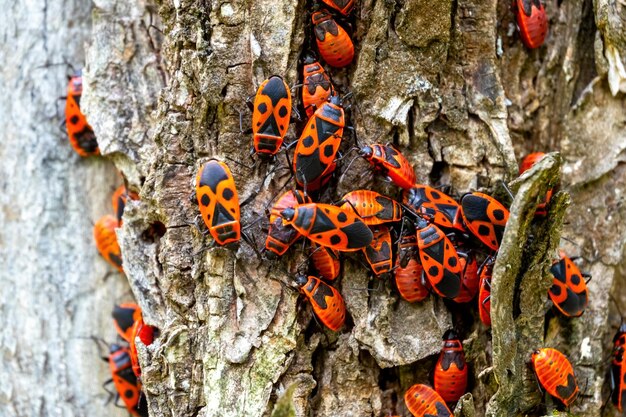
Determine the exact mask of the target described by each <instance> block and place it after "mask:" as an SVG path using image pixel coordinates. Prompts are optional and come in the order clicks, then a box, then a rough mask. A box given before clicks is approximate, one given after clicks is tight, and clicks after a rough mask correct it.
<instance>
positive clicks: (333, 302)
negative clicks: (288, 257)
mask: <svg viewBox="0 0 626 417" xmlns="http://www.w3.org/2000/svg"><path fill="white" fill-rule="evenodd" d="M296 284H297V285H298V287H300V292H302V293H303V294H304V295H306V297H307V298H308V300H309V301H310V302H311V306H313V312H314V313H315V315H316V316H317V317H318V318H319V319H320V321H321V322H322V323H324V325H325V326H326V327H328V328H329V329H331V330H334V331H337V330H339V329H340V328H341V326H343V323H344V322H345V320H346V305H345V303H344V301H343V297H342V296H341V294H339V291H337V290H336V289H335V288H333V287H331V286H330V285H328V284H326V283H325V282H324V281H322V280H321V279H319V278H317V277H314V276H309V277H307V276H306V275H298V276H297V277H296Z"/></svg>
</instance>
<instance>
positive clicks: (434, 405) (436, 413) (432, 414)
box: [404, 384, 452, 417]
mask: <svg viewBox="0 0 626 417" xmlns="http://www.w3.org/2000/svg"><path fill="white" fill-rule="evenodd" d="M404 403H405V404H406V407H407V408H408V409H409V411H410V412H411V414H413V415H414V416H415V417H451V416H452V412H451V411H450V409H449V408H448V406H447V405H446V403H445V401H444V400H443V398H441V396H440V395H439V394H437V392H436V391H435V390H434V389H432V388H431V387H429V386H428V385H422V384H415V385H413V386H412V387H411V388H409V389H408V390H407V391H406V392H405V393H404Z"/></svg>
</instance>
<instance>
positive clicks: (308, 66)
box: [302, 52, 336, 117]
mask: <svg viewBox="0 0 626 417" xmlns="http://www.w3.org/2000/svg"><path fill="white" fill-rule="evenodd" d="M303 62H304V68H303V69H302V79H303V82H302V83H303V86H302V105H303V106H304V110H305V111H306V115H307V117H311V116H312V115H313V113H315V110H317V109H318V108H319V107H320V106H321V105H322V104H324V103H325V102H326V101H328V99H329V98H330V96H332V95H335V94H336V93H335V90H334V88H333V84H332V83H331V82H330V78H329V77H328V74H327V73H326V71H324V67H322V64H320V63H319V62H318V61H317V60H316V59H315V57H314V56H313V55H312V54H311V53H310V52H309V53H307V54H306V55H305V57H304V61H303Z"/></svg>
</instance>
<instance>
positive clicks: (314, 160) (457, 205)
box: [66, 0, 626, 417]
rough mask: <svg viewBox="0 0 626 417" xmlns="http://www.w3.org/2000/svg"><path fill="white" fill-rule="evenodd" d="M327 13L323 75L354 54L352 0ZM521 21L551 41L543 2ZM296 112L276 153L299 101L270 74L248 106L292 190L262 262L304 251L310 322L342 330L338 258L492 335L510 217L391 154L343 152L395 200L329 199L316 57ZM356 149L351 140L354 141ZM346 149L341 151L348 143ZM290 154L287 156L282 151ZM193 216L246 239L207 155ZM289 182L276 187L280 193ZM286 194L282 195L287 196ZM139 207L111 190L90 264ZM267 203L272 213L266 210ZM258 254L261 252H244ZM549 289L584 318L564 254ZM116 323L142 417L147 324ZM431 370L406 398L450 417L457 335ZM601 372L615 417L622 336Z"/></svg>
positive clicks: (554, 358) (544, 352) (123, 318)
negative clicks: (423, 178)
mask: <svg viewBox="0 0 626 417" xmlns="http://www.w3.org/2000/svg"><path fill="white" fill-rule="evenodd" d="M323 2H324V3H325V4H326V5H327V6H328V7H330V9H331V10H330V11H329V10H328V9H323V8H317V9H316V10H315V11H313V12H312V14H311V21H312V23H313V36H314V38H315V41H316V45H317V51H318V53H319V56H320V57H321V58H322V60H323V61H324V62H325V63H326V64H328V65H329V66H331V67H334V68H342V67H345V66H347V65H350V63H351V62H352V60H353V58H354V46H353V44H352V40H351V39H350V36H349V35H348V32H347V31H346V30H345V29H344V27H343V26H342V25H341V24H340V23H338V22H341V21H342V20H343V19H345V18H346V17H347V16H349V14H350V12H351V10H352V8H353V6H354V1H353V0H347V1H346V0H343V1H340V0H323ZM516 6H517V22H518V26H519V29H520V35H521V38H522V41H523V42H524V44H525V45H526V46H527V47H528V48H537V47H539V46H540V45H541V44H542V43H543V41H544V39H545V36H546V34H547V18H546V15H545V10H544V7H543V5H542V4H541V3H540V1H539V0H517V2H516ZM301 63H302V74H301V86H300V87H299V88H300V97H299V98H300V104H301V108H302V109H304V113H305V114H306V117H307V118H308V119H307V121H306V123H305V124H304V127H303V128H302V129H301V131H300V133H299V139H298V140H297V141H294V142H293V143H290V144H286V143H285V138H286V135H287V131H288V129H289V126H290V124H291V122H292V114H293V113H295V112H294V111H293V109H294V107H295V105H296V104H297V103H294V100H293V98H292V90H291V89H290V88H289V86H288V85H287V83H286V82H285V81H284V80H283V78H282V77H280V76H278V75H273V76H271V77H269V78H268V79H266V80H265V81H263V83H261V85H260V86H259V88H258V90H257V92H256V94H255V96H254V101H253V102H251V103H250V105H251V109H252V126H251V129H250V133H251V134H252V142H253V149H254V153H255V154H256V155H257V157H258V158H259V159H260V160H262V161H267V160H270V159H275V158H277V157H278V156H279V153H280V152H281V151H284V152H285V156H286V159H287V161H288V166H289V168H290V170H291V173H292V177H293V179H294V182H295V183H294V184H293V189H290V190H288V191H285V192H283V193H281V194H280V195H278V196H276V197H275V201H273V203H272V205H271V209H270V210H269V212H268V228H267V236H266V239H265V245H264V248H263V252H264V255H265V256H266V257H268V258H270V257H271V258H276V257H281V256H283V255H285V254H286V253H287V252H288V251H289V249H290V248H291V247H292V246H294V244H295V243H296V242H297V241H298V240H300V239H302V238H304V239H305V240H306V242H308V259H307V260H308V262H309V263H310V264H309V265H307V266H306V268H304V269H300V268H299V270H298V271H297V273H295V274H294V279H293V285H294V286H295V287H297V288H298V289H299V291H300V292H301V293H302V294H303V296H304V297H305V298H306V299H307V300H308V302H309V303H310V305H311V307H312V310H313V313H314V314H315V316H316V317H317V319H319V321H320V322H321V323H322V324H323V325H324V326H326V327H327V328H328V329H330V330H332V331H340V330H341V329H342V327H343V326H344V324H345V322H346V317H347V314H348V311H347V309H346V305H345V302H344V300H343V297H342V295H341V293H340V292H339V291H338V290H337V289H336V288H335V287H334V286H333V285H332V283H333V282H334V281H335V280H337V279H339V277H340V275H341V271H342V257H344V256H346V255H347V254H348V253H352V254H353V256H354V257H356V256H358V255H356V253H359V252H360V253H362V254H363V259H364V260H365V262H367V264H368V265H369V267H370V270H371V273H372V275H373V276H375V277H377V278H380V279H384V278H387V277H389V278H391V280H392V282H393V285H394V287H395V289H396V290H397V293H398V294H399V296H400V297H401V298H402V299H404V300H405V301H407V302H409V303H415V302H420V301H423V300H425V299H426V298H427V297H428V296H429V295H430V294H433V295H435V296H438V297H441V298H444V299H446V300H450V301H451V302H455V303H459V304H466V303H470V302H474V303H475V306H476V308H477V310H478V316H479V317H480V320H481V321H482V322H483V324H484V325H485V326H486V327H489V326H490V325H491V312H490V305H491V284H492V274H493V268H494V265H495V263H496V259H497V254H498V250H499V248H500V244H501V242H502V237H503V234H504V230H505V227H506V224H507V221H508V218H509V211H508V209H507V208H506V207H505V206H504V205H503V204H502V203H501V202H499V201H498V200H496V199H495V198H493V197H492V196H490V195H487V194H485V193H481V192H473V193H468V194H465V195H463V196H461V197H460V198H454V197H453V196H451V195H448V194H446V193H445V192H444V191H443V190H441V189H438V188H435V187H431V186H429V185H426V184H419V183H417V181H416V175H415V171H414V169H413V167H412V165H411V163H410V162H409V159H407V158H406V157H405V156H404V155H403V154H402V153H401V152H400V151H399V150H398V149H397V148H396V147H395V146H393V145H392V144H382V143H377V144H368V145H361V146H359V145H358V143H357V146H356V147H355V148H352V149H350V150H348V152H346V154H347V153H349V152H351V151H354V152H356V153H357V154H358V156H360V157H361V158H363V159H364V160H365V161H367V162H368V163H369V164H370V166H371V168H372V169H373V171H374V172H375V173H376V174H378V175H380V176H381V177H382V178H384V179H386V180H387V181H389V182H390V183H392V184H394V185H395V186H396V187H397V188H398V190H399V191H401V194H399V196H398V198H394V197H391V196H387V195H383V194H380V193H378V192H377V191H374V190H369V189H357V190H353V191H350V192H348V193H346V194H344V195H343V196H341V197H340V198H339V200H338V201H335V202H333V201H329V200H330V199H329V198H328V194H329V193H328V192H327V191H328V189H327V187H328V186H329V183H330V182H331V180H332V179H333V177H334V176H336V174H337V168H338V167H341V166H342V159H343V158H345V155H341V152H340V150H341V148H342V144H343V143H344V142H345V141H344V132H345V131H346V130H348V128H349V126H348V125H347V119H349V118H348V117H347V115H346V110H347V108H346V106H344V101H347V98H348V97H349V95H350V94H346V95H343V97H342V95H341V94H340V92H339V91H338V90H337V89H336V88H335V87H334V86H333V83H332V80H331V77H330V75H329V73H328V72H326V70H325V69H324V66H323V65H322V63H321V62H320V61H318V60H317V58H316V55H315V53H314V52H313V51H308V52H305V53H303V55H302V60H301ZM81 92H82V82H81V79H80V75H77V76H75V77H73V78H72V79H71V80H70V84H69V87H68V100H67V107H66V123H67V130H68V135H69V138H70V142H71V144H72V146H73V148H74V149H75V150H76V152H77V153H79V154H80V155H81V156H89V155H97V154H99V149H98V145H97V141H96V139H95V135H94V134H93V130H92V129H91V127H90V126H89V124H88V123H87V121H86V119H85V117H84V115H83V114H82V113H81V112H80V108H79V102H80V94H81ZM355 141H356V138H355ZM344 147H345V146H344ZM292 149H293V154H292V156H291V159H289V155H290V152H291V150H292ZM542 157H543V154H540V153H535V154H531V155H529V156H528V157H527V158H525V159H524V161H523V162H522V165H521V168H520V174H521V173H523V172H524V171H526V170H527V169H529V168H530V167H531V166H532V165H533V164H534V163H536V162H537V161H539V160H540V159H541V158H542ZM195 184H196V185H195V191H196V195H195V196H196V200H197V203H198V207H199V217H200V218H202V220H203V222H204V224H205V225H206V227H207V230H208V232H209V233H210V235H211V236H212V238H213V240H214V242H215V244H217V245H220V246H232V245H233V244H237V243H238V242H239V241H240V240H241V239H242V237H243V238H244V239H246V241H247V242H248V243H249V244H251V245H254V244H253V242H251V241H250V240H249V239H247V238H246V235H245V233H244V230H245V228H243V227H242V225H241V208H242V205H240V203H239V195H238V192H237V187H236V184H235V179H234V177H233V174H232V172H231V170H230V168H229V166H228V165H227V164H226V163H225V162H224V161H220V160H217V159H212V160H209V161H208V162H206V163H205V164H203V165H202V166H201V167H200V169H199V170H198V172H197V175H196V182H195ZM287 185H288V184H285V185H284V187H287ZM287 188H289V187H287ZM552 193H553V191H552V190H550V191H549V192H548V193H547V194H546V197H545V199H544V201H543V202H541V203H540V204H539V205H538V206H537V210H536V215H537V216H546V215H547V207H548V205H549V202H550V198H551V196H552ZM128 198H131V199H138V196H137V195H136V194H133V193H129V192H128V191H127V190H126V188H125V187H124V186H121V187H120V188H119V189H118V190H116V192H115V193H114V195H113V207H114V211H115V216H111V215H107V216H104V217H103V218H101V219H100V220H99V221H98V222H97V223H96V225H95V227H94V237H95V240H96V244H97V248H98V251H99V252H100V254H101V255H102V256H103V257H104V259H105V260H107V261H108V262H109V263H110V264H111V265H113V266H114V267H115V268H117V269H118V270H119V271H120V272H123V268H122V256H121V251H120V247H119V245H118V243H117V239H116V233H115V229H116V228H118V227H121V226H122V214H123V211H124V206H125V204H126V202H127V199H128ZM268 207H269V205H268ZM254 249H255V251H256V250H257V248H256V247H255V248H254ZM551 273H552V275H553V285H552V287H551V288H550V290H549V294H548V295H549V297H550V299H551V300H552V302H553V304H554V306H555V308H556V309H557V310H558V311H559V312H560V313H562V314H563V315H565V316H566V317H578V316H580V315H582V314H583V312H584V309H585V307H586V306H587V302H588V291H587V287H586V282H585V279H584V278H585V277H586V275H585V274H583V273H581V272H580V270H579V269H578V266H577V265H576V264H575V263H574V259H572V258H569V257H567V256H566V255H565V253H561V255H560V258H559V259H556V260H555V261H554V264H553V266H552V268H551ZM113 317H114V323H115V327H116V330H117V331H118V334H119V335H120V337H121V338H122V339H123V340H124V341H125V342H124V344H111V345H110V347H109V351H110V353H109V355H108V357H106V358H105V360H106V361H107V362H108V363H109V364H110V367H111V373H112V379H111V382H113V383H114V386H115V389H116V394H115V393H114V394H113V395H115V396H116V398H118V399H119V398H122V400H123V402H124V407H126V408H127V409H128V411H129V412H130V413H131V414H133V415H139V416H145V415H147V411H146V404H145V398H144V397H143V396H142V395H141V382H140V376H141V369H140V367H139V364H138V360H137V348H136V342H137V339H139V340H140V341H141V343H143V344H144V345H145V346H148V345H150V344H151V343H152V342H153V340H154V338H155V336H156V334H155V333H156V332H157V331H156V329H155V328H154V327H152V326H148V325H145V324H144V323H143V319H142V316H141V310H140V308H139V307H138V306H137V305H135V304H122V305H119V306H116V307H115V309H114V311H113ZM443 340H444V342H443V347H442V350H441V353H440V355H439V358H438V360H437V362H436V365H435V369H434V371H433V375H434V377H433V384H432V385H433V388H431V387H430V386H428V385H424V384H416V385H413V386H411V387H410V388H409V389H408V390H407V391H406V392H405V395H404V400H405V404H406V406H407V408H408V410H409V411H410V412H411V413H412V414H413V415H414V416H429V415H432V416H439V417H443V416H450V415H452V412H451V411H450V409H449V408H448V406H450V405H453V404H454V403H456V402H457V401H458V400H459V398H460V397H461V396H462V395H463V394H464V393H465V392H466V390H467V386H468V364H467V363H466V361H465V355H464V352H463V345H462V342H461V338H460V335H459V334H458V333H457V331H455V330H452V329H451V330H448V331H447V332H446V333H445V334H444V335H443ZM614 344H615V349H614V357H613V362H612V367H611V376H612V379H611V382H612V389H613V396H612V399H613V402H614V404H615V405H616V406H617V407H618V409H619V410H621V407H622V402H623V401H622V397H623V396H624V392H625V391H624V388H623V387H624V386H625V384H624V378H625V376H626V364H625V362H624V347H625V346H626V326H622V327H621V328H620V330H619V333H618V334H617V335H616V336H615V340H614ZM530 360H531V363H532V366H533V368H534V370H535V373H536V375H537V380H538V382H539V384H540V385H541V387H543V389H545V391H547V392H548V393H549V394H550V395H552V396H553V397H555V398H557V399H558V400H559V401H560V402H562V403H563V405H565V406H566V407H568V406H569V405H571V404H572V402H573V401H574V400H575V399H576V397H577V395H578V392H579V388H578V384H577V381H576V378H575V375H574V370H573V367H572V366H571V364H570V362H569V361H568V359H567V358H566V357H565V355H563V354H562V353H560V352H559V351H558V350H556V349H552V348H542V349H538V350H536V351H535V352H534V353H533V354H532V356H531V358H530Z"/></svg>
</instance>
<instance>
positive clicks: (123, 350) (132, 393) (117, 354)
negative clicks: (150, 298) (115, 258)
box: [94, 303, 156, 417]
mask: <svg viewBox="0 0 626 417" xmlns="http://www.w3.org/2000/svg"><path fill="white" fill-rule="evenodd" d="M112 316H113V324H114V327H115V330H116V331H117V333H118V334H119V336H120V337H121V338H122V339H123V340H124V341H125V342H126V343H128V345H127V346H124V345H122V344H117V343H112V344H110V345H109V346H108V349H109V354H108V356H106V357H103V358H102V359H103V360H104V361H105V362H107V363H108V364H109V368H110V370H111V379H109V380H107V381H106V382H105V383H104V384H103V387H104V389H105V390H106V391H107V392H108V393H109V394H110V399H109V401H110V400H111V399H113V398H115V404H116V405H117V402H118V401H119V400H120V399H121V400H122V402H123V407H124V408H126V410H128V412H129V413H130V414H131V415H133V416H137V417H147V416H148V407H147V403H146V398H145V396H144V395H143V393H142V392H141V381H140V380H139V377H140V376H141V368H140V366H139V361H138V359H137V346H136V340H137V338H139V340H141V342H142V343H143V344H144V345H146V346H148V345H150V344H152V342H153V341H154V337H155V333H156V329H155V328H154V327H152V326H149V325H146V324H144V323H143V318H142V314H141V309H140V308H139V306H138V305H137V304H134V303H123V304H119V305H116V306H115V307H114V308H113V312H112ZM94 340H96V342H102V341H101V340H100V339H95V338H94ZM109 384H113V386H114V388H115V392H112V391H109V390H108V389H107V388H106V387H107V386H108V385H109Z"/></svg>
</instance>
